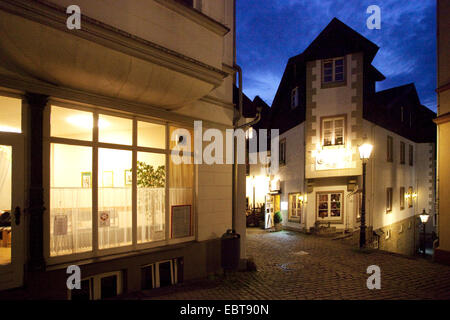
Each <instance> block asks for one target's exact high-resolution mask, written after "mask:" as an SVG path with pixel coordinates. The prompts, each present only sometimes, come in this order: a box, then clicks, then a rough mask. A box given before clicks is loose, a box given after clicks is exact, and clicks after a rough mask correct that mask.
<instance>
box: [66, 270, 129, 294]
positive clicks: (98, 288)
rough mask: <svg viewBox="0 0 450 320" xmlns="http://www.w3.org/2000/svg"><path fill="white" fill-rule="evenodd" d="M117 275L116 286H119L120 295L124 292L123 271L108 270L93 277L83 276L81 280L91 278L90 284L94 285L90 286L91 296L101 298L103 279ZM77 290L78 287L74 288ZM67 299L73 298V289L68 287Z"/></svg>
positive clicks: (118, 292)
mask: <svg viewBox="0 0 450 320" xmlns="http://www.w3.org/2000/svg"><path fill="white" fill-rule="evenodd" d="M111 276H116V281H117V284H116V288H117V295H120V294H122V293H123V277H122V272H121V271H113V272H107V273H101V274H96V275H93V276H91V277H87V278H83V279H81V281H84V280H89V286H92V287H90V288H89V298H90V300H100V299H101V297H102V279H103V278H107V277H111ZM73 290H77V289H73ZM67 299H68V300H72V290H70V289H67Z"/></svg>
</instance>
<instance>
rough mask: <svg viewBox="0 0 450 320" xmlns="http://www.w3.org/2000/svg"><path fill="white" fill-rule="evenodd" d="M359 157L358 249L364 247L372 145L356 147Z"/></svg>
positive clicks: (365, 144)
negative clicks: (359, 220)
mask: <svg viewBox="0 0 450 320" xmlns="http://www.w3.org/2000/svg"><path fill="white" fill-rule="evenodd" d="M358 149H359V157H360V158H361V160H362V166H363V167H362V169H363V172H362V174H363V177H362V178H363V181H362V204H361V227H360V230H359V248H360V249H362V248H365V247H366V165H367V160H369V158H370V154H371V153H372V149H373V145H371V144H370V143H367V142H366V143H363V144H362V145H360V146H359V147H358Z"/></svg>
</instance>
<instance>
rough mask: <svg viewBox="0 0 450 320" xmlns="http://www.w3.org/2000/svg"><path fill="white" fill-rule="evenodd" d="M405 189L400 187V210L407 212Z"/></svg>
mask: <svg viewBox="0 0 450 320" xmlns="http://www.w3.org/2000/svg"><path fill="white" fill-rule="evenodd" d="M405 195H406V193H405V187H400V210H405Z"/></svg>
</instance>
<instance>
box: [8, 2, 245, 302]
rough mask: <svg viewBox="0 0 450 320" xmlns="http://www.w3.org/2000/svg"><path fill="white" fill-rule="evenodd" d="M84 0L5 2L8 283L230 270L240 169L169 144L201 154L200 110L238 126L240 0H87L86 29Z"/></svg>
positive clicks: (214, 123)
mask: <svg viewBox="0 0 450 320" xmlns="http://www.w3.org/2000/svg"><path fill="white" fill-rule="evenodd" d="M72 4H73V1H69V0H68V1H65V0H62V1H61V0H58V1H53V0H48V1H47V0H46V1H44V0H39V1H29V0H19V1H17V0H14V1H9V0H2V1H0V34H1V39H2V41H1V43H0V148H1V149H0V150H1V158H0V160H1V162H0V167H1V171H0V173H1V176H0V190H1V193H0V194H1V198H0V201H1V202H0V205H1V206H0V209H1V210H2V211H1V219H0V220H1V229H2V247H1V261H0V290H4V289H10V288H22V289H23V290H24V291H25V292H26V293H25V294H26V295H27V296H29V297H39V298H58V299H67V298H69V299H100V298H108V297H112V296H115V295H117V294H121V293H126V292H131V291H136V290H141V289H151V288H156V287H162V286H165V285H171V284H175V283H178V282H182V281H183V280H186V279H194V278H200V277H205V276H206V275H208V274H211V273H215V272H218V271H220V241H219V239H220V237H221V235H222V234H223V233H224V232H225V231H226V230H227V229H230V228H231V227H232V222H233V220H234V221H240V220H239V219H240V218H239V217H236V218H235V219H233V216H232V166H231V165H202V164H199V165H194V164H193V163H192V162H191V163H190V164H189V163H187V162H189V161H185V162H182V163H177V162H176V161H173V158H174V156H173V155H172V153H171V152H172V150H174V149H175V150H177V148H178V147H180V146H184V147H185V148H187V149H185V151H184V153H183V157H184V158H187V159H188V160H190V159H192V152H193V149H192V148H193V147H192V143H193V134H192V132H193V126H194V120H202V121H203V127H204V128H208V127H212V128H218V129H219V130H222V131H223V130H225V129H227V128H232V127H233V117H234V116H235V110H234V102H233V81H234V76H235V71H236V68H235V3H234V1H233V0H226V1H213V0H190V1H189V0H184V1H174V0H164V1H162V0H152V1H139V0H126V1H125V0H123V1H117V0H104V1H89V0H79V1H77V6H78V9H79V10H80V11H81V16H80V20H79V22H80V24H79V26H78V27H76V25H75V23H76V22H77V16H76V15H74V14H76V12H77V8H74V7H73V6H72ZM189 134H191V136H192V140H191V141H189V139H188V137H189ZM186 150H187V151H186ZM240 172H241V173H242V177H244V173H243V170H241V171H240ZM241 180H242V179H241ZM243 183H245V182H243ZM243 183H239V185H240V186H241V188H242V186H243ZM237 206H238V207H239V206H242V210H241V211H242V212H243V210H244V203H243V201H241V203H239V204H238V205H237ZM239 208H240V207H239ZM241 220H242V221H244V220H245V216H244V217H243V218H241ZM243 223H244V224H243V228H245V221H244V222H243ZM235 228H237V227H235ZM238 231H239V230H238ZM241 233H242V232H241ZM242 256H245V250H242ZM70 265H76V266H79V267H80V269H81V279H82V289H81V290H72V291H71V290H68V288H67V286H66V280H67V277H68V276H69V275H68V274H67V273H66V271H67V267H68V266H70ZM42 288H46V289H45V290H43V289H42ZM13 294H14V293H13V292H11V291H1V292H0V295H1V296H2V297H6V298H11V297H12V295H13ZM22 294H23V293H22Z"/></svg>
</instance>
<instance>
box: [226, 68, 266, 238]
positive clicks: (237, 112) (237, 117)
mask: <svg viewBox="0 0 450 320" xmlns="http://www.w3.org/2000/svg"><path fill="white" fill-rule="evenodd" d="M233 69H234V70H236V72H238V74H239V78H238V82H239V110H236V108H234V112H233V128H234V130H237V129H243V130H245V129H247V128H249V127H251V126H253V125H255V124H256V123H258V122H259V121H260V120H261V108H258V110H257V114H256V117H255V118H254V119H253V120H252V121H250V122H248V123H244V124H243V125H239V120H240V119H241V117H242V112H243V93H242V69H241V67H240V66H238V65H237V64H235V65H234V67H233ZM236 162H237V141H236V137H234V138H233V195H232V202H233V209H232V212H233V213H232V220H231V221H232V222H231V226H232V228H233V230H236V215H237V213H238V208H237V203H238V201H237V199H238V165H237V163H236Z"/></svg>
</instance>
